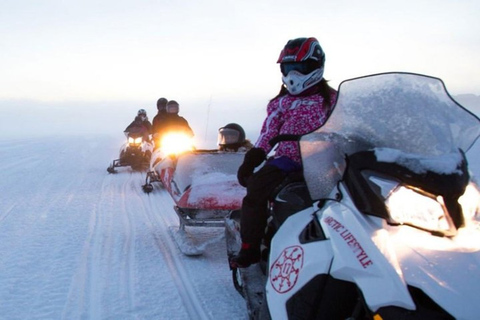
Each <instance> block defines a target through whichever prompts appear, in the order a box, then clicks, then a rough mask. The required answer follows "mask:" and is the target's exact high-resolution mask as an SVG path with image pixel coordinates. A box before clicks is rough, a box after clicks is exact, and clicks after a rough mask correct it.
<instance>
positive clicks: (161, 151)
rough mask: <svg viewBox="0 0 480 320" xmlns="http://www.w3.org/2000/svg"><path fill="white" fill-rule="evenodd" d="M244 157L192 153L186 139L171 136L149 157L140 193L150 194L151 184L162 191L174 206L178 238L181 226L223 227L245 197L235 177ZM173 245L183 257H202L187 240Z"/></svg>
mask: <svg viewBox="0 0 480 320" xmlns="http://www.w3.org/2000/svg"><path fill="white" fill-rule="evenodd" d="M244 156H245V153H244V152H224V151H218V150H196V149H195V148H194V147H193V144H192V141H191V138H190V137H188V136H185V135H182V134H173V133H172V134H170V135H167V136H166V137H165V138H164V141H163V142H162V143H161V147H160V148H158V149H157V150H156V151H155V152H154V153H153V155H152V159H151V162H150V170H149V171H148V172H147V176H146V180H145V184H144V185H143V190H144V191H145V192H146V193H150V192H152V191H153V190H154V185H155V184H159V185H160V186H162V187H163V188H165V189H166V191H167V192H168V193H169V194H170V196H171V197H172V199H173V201H174V202H175V205H174V209H175V212H176V213H177V215H178V217H179V221H180V225H179V230H178V231H179V233H180V234H184V231H185V226H194V227H223V226H224V221H225V216H226V215H227V214H228V213H229V212H230V211H231V210H237V209H239V208H240V207H241V202H242V199H243V197H244V196H245V189H244V188H243V187H241V186H240V185H239V183H238V181H237V176H236V174H237V169H238V167H239V166H240V164H241V163H242V161H243V158H244ZM178 235H179V234H175V235H174V237H175V236H178ZM177 240H179V239H177ZM177 243H179V246H180V249H181V250H182V251H183V253H185V254H188V255H198V254H201V253H202V249H201V248H195V247H194V246H193V245H192V244H188V239H181V241H177Z"/></svg>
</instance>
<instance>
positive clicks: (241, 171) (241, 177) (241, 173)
mask: <svg viewBox="0 0 480 320" xmlns="http://www.w3.org/2000/svg"><path fill="white" fill-rule="evenodd" d="M265 157H266V154H265V151H264V150H263V149H262V148H252V149H250V150H249V151H248V152H247V153H246V154H245V159H244V160H243V163H242V165H241V166H240V167H239V168H238V172H237V179H238V182H239V183H240V185H242V186H244V187H246V186H247V180H248V178H249V177H250V176H251V175H252V174H253V170H254V169H255V168H256V167H258V166H259V165H260V164H261V163H262V162H263V161H264V160H265Z"/></svg>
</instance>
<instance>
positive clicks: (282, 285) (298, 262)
mask: <svg viewBox="0 0 480 320" xmlns="http://www.w3.org/2000/svg"><path fill="white" fill-rule="evenodd" d="M303 258H304V252H303V248H302V247H300V246H292V247H288V248H285V249H284V250H283V251H282V253H280V255H279V256H278V258H277V260H275V262H274V263H273V264H272V267H271V268H270V284H271V285H272V287H273V288H274V289H275V291H277V292H278V293H286V292H288V291H290V290H291V289H292V288H293V287H294V286H295V284H296V283H297V280H298V276H299V274H300V270H301V269H302V267H303Z"/></svg>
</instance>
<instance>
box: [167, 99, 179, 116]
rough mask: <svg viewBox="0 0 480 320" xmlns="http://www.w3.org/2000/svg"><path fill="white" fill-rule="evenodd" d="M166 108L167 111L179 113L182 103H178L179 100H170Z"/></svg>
mask: <svg viewBox="0 0 480 320" xmlns="http://www.w3.org/2000/svg"><path fill="white" fill-rule="evenodd" d="M166 110H167V113H174V114H178V112H179V111H180V105H179V104H178V102H177V101H175V100H170V101H168V103H167V107H166Z"/></svg>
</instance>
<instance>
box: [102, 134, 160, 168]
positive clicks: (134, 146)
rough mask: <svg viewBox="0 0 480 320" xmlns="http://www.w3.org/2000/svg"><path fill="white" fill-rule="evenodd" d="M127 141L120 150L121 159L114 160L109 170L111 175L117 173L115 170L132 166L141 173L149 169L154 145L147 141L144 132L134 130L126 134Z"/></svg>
mask: <svg viewBox="0 0 480 320" xmlns="http://www.w3.org/2000/svg"><path fill="white" fill-rule="evenodd" d="M125 136H126V137H127V141H126V142H125V143H124V144H123V145H122V147H121V148H120V157H119V158H118V159H115V160H113V162H112V164H111V165H110V166H109V167H108V168H107V171H108V172H109V173H116V172H117V171H116V170H115V168H118V167H126V166H130V167H131V168H132V169H133V170H136V171H141V170H145V169H147V168H148V165H149V164H150V158H151V156H152V152H153V144H152V143H151V142H150V141H147V140H146V139H145V137H144V134H143V132H140V131H135V130H132V131H130V132H125Z"/></svg>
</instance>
